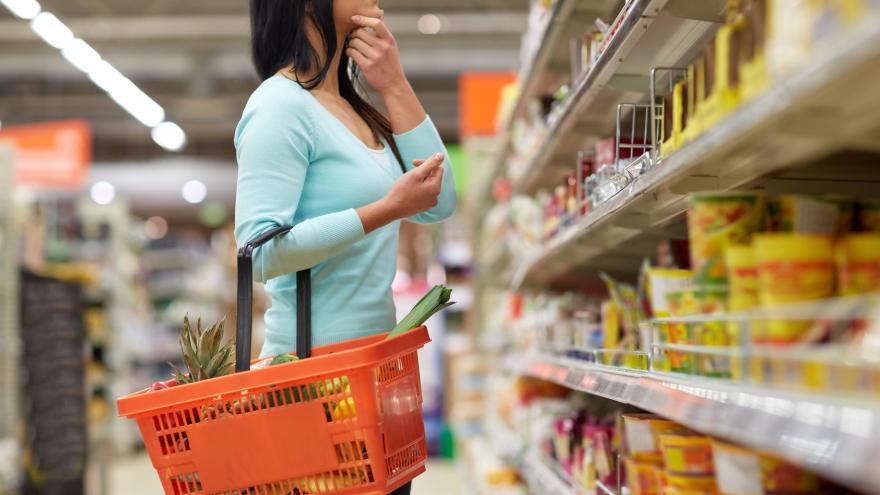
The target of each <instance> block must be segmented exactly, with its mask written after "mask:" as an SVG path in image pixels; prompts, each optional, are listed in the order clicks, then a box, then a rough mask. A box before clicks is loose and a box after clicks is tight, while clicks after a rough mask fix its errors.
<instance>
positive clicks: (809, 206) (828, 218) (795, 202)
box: [767, 195, 840, 235]
mask: <svg viewBox="0 0 880 495" xmlns="http://www.w3.org/2000/svg"><path fill="white" fill-rule="evenodd" d="M839 216H840V215H839V207H838V205H837V204H835V203H833V202H831V201H825V200H823V199H821V198H819V197H814V196H796V195H785V196H779V197H778V198H773V199H771V200H769V201H768V202H767V220H768V224H769V225H768V227H769V230H771V231H774V232H795V233H798V234H825V235H834V234H836V233H837V230H838V222H839Z"/></svg>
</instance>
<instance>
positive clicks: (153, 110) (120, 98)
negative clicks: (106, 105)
mask: <svg viewBox="0 0 880 495" xmlns="http://www.w3.org/2000/svg"><path fill="white" fill-rule="evenodd" d="M108 93H109V94H110V98H113V101H115V102H116V103H117V104H119V106H121V107H122V108H124V109H125V110H126V111H127V112H128V113H130V114H131V115H132V117H134V118H136V119H138V120H139V121H140V122H141V123H142V124H144V125H145V126H147V127H155V126H157V125H159V124H161V123H162V121H163V120H165V109H163V108H162V106H161V105H159V104H158V103H156V101H155V100H153V99H152V98H150V97H149V96H148V95H147V94H146V93H144V92H143V91H141V89H140V88H138V87H137V86H135V84H134V83H133V82H131V81H129V80H128V79H127V78H124V79H122V80H120V81H118V82H117V85H116V86H115V87H111V88H110V91H109V92H108Z"/></svg>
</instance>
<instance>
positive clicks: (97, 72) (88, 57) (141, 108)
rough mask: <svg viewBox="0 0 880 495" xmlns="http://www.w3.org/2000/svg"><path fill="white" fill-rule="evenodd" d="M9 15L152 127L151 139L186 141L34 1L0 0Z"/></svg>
mask: <svg viewBox="0 0 880 495" xmlns="http://www.w3.org/2000/svg"><path fill="white" fill-rule="evenodd" d="M0 4H2V5H4V6H6V8H7V9H9V10H10V11H11V12H12V13H13V14H15V15H16V16H18V17H21V18H22V19H28V20H30V21H31V22H30V26H31V29H32V30H33V31H34V33H36V34H37V35H38V36H39V37H41V38H43V40H44V41H45V42H46V43H48V44H49V45H51V46H53V47H55V48H57V49H59V50H61V54H62V55H63V56H64V58H66V59H67V60H68V61H69V62H70V63H71V64H73V66H74V67H76V68H77V69H79V70H81V71H83V72H85V73H86V74H88V76H89V79H91V81H92V82H93V83H95V84H96V85H97V86H98V87H99V88H101V89H103V90H104V91H106V92H107V94H108V95H109V96H110V98H112V99H113V101H115V102H116V103H117V104H118V105H119V106H121V107H122V108H123V109H124V110H125V111H127V112H128V113H130V114H131V115H132V116H133V117H134V118H135V119H137V120H138V121H140V122H141V123H142V124H144V125H145V126H147V127H149V128H151V129H153V131H152V135H153V140H154V141H156V142H157V143H158V144H159V145H160V146H162V147H163V148H165V149H167V150H170V151H179V150H181V149H183V147H184V145H185V144H186V134H185V133H184V132H183V129H181V128H180V126H178V125H177V124H174V123H170V122H164V120H165V109H164V108H162V106H161V105H159V104H158V103H156V101H155V100H153V99H152V98H150V96H149V95H147V94H146V93H144V92H143V91H142V90H141V89H140V88H138V87H137V85H135V84H134V83H133V82H131V81H130V80H129V79H128V78H127V77H125V76H124V75H122V73H120V72H119V71H118V70H116V69H115V68H114V67H113V66H112V65H110V64H109V63H108V62H106V61H104V60H102V59H101V54H99V53H98V52H97V51H96V50H95V49H94V48H92V47H91V46H89V44H88V43H86V42H85V41H83V40H82V39H79V38H75V36H74V34H73V31H71V30H70V28H69V27H67V26H66V25H64V23H63V22H61V20H60V19H58V17H56V16H55V15H54V14H52V13H50V12H42V11H41V7H40V4H39V3H38V2H37V0H0Z"/></svg>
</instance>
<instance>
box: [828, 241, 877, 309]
mask: <svg viewBox="0 0 880 495" xmlns="http://www.w3.org/2000/svg"><path fill="white" fill-rule="evenodd" d="M837 265H838V267H837V268H838V276H839V283H838V290H839V292H840V295H841V296H852V295H856V294H868V293H871V292H878V291H880V233H873V232H868V233H863V234H850V235H848V236H846V237H843V238H842V239H840V240H839V241H838V243H837Z"/></svg>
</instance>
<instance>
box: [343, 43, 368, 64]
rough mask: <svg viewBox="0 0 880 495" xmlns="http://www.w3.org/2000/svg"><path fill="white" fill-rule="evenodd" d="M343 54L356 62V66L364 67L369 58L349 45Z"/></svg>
mask: <svg viewBox="0 0 880 495" xmlns="http://www.w3.org/2000/svg"><path fill="white" fill-rule="evenodd" d="M345 54H346V55H348V56H349V58H351V59H352V60H354V63H356V64H358V67H364V66H366V65H367V64H368V63H369V59H367V57H366V56H364V54H363V53H361V52H359V51H357V50H355V49H354V48H351V47H349V48H348V50H346V51H345Z"/></svg>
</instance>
